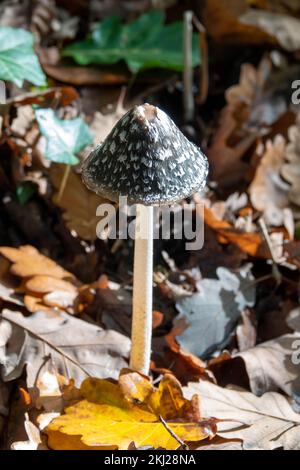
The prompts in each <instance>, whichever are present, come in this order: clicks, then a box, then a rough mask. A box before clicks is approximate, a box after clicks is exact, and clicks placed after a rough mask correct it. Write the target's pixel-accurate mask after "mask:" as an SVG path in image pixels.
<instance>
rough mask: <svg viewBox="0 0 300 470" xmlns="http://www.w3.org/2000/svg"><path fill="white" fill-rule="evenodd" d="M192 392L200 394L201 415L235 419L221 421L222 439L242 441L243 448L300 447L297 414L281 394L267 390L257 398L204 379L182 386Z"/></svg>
mask: <svg viewBox="0 0 300 470" xmlns="http://www.w3.org/2000/svg"><path fill="white" fill-rule="evenodd" d="M195 393H198V394H199V395H200V397H201V410H202V413H203V414H205V415H207V416H210V415H215V416H218V418H219V419H232V420H236V421H237V423H220V424H219V425H218V435H219V436H222V437H224V438H225V439H240V440H242V441H243V449H245V450H254V449H258V450H262V449H264V450H271V449H277V448H281V447H283V448H284V449H285V450H299V449H300V415H299V414H298V413H295V412H294V411H293V410H292V408H291V406H290V404H289V401H288V400H287V398H285V397H284V396H283V395H281V394H279V393H275V392H269V393H265V394H264V395H263V396H262V397H257V396H255V395H253V394H252V393H249V392H244V391H235V390H229V389H226V388H221V387H219V386H217V385H214V384H212V383H210V382H206V381H200V382H199V383H190V384H189V385H188V386H187V387H184V395H185V396H186V397H187V398H189V397H191V396H193V395H194V394H195ZM242 423H244V425H242Z"/></svg>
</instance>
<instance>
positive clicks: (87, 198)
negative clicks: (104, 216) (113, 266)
mask: <svg viewBox="0 0 300 470" xmlns="http://www.w3.org/2000/svg"><path fill="white" fill-rule="evenodd" d="M63 175H64V165H52V166H51V169H50V178H51V181H52V183H53V185H54V186H55V188H56V189H57V191H58V190H59V188H60V184H61V181H62V178H63ZM54 201H55V202H56V204H58V205H59V207H61V209H63V211H64V212H63V219H64V220H65V222H66V225H67V227H68V229H69V230H70V231H74V232H75V233H76V234H77V235H78V236H79V237H81V238H83V239H84V240H91V241H92V240H96V238H97V232H96V227H97V224H98V223H99V221H100V220H101V218H100V217H99V216H96V211H97V207H98V206H99V205H100V204H103V203H105V202H107V201H106V200H105V199H103V198H101V197H100V196H97V194H95V193H93V192H92V191H89V190H88V189H87V188H86V187H85V186H84V185H83V184H82V181H81V178H80V175H78V174H77V173H75V172H74V171H72V170H71V171H70V173H69V176H68V179H67V182H66V186H65V189H64V193H63V197H62V198H60V200H59V201H57V199H56V197H55V196H54Z"/></svg>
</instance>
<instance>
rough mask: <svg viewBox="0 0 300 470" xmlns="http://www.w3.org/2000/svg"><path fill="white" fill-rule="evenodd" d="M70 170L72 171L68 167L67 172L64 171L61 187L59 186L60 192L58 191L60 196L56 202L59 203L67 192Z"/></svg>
mask: <svg viewBox="0 0 300 470" xmlns="http://www.w3.org/2000/svg"><path fill="white" fill-rule="evenodd" d="M70 170H71V166H70V165H66V167H65V170H64V174H63V177H62V180H61V183H60V186H59V191H58V195H57V198H56V202H59V201H60V200H61V198H62V195H63V193H64V190H65V187H66V184H67V181H68V177H69V174H70Z"/></svg>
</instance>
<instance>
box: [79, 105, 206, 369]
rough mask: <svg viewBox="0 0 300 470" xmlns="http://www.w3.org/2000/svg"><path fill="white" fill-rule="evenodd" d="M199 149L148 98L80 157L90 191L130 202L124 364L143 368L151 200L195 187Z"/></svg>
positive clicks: (200, 176)
mask: <svg viewBox="0 0 300 470" xmlns="http://www.w3.org/2000/svg"><path fill="white" fill-rule="evenodd" d="M207 173H208V163H207V159H206V157H205V155H204V154H203V153H202V152H201V151H200V150H199V149H198V148H197V147H196V146H195V145H194V144H193V143H191V142H190V141H189V140H188V139H187V138H186V137H185V136H184V135H183V134H182V132H181V131H180V130H179V129H178V127H177V126H176V125H175V124H174V122H173V121H172V120H171V119H170V118H169V116H168V115H167V114H166V113H164V112H163V111H162V110H161V109H159V108H158V107H155V106H152V105H150V104H148V103H146V104H144V105H141V106H135V107H134V108H133V109H131V110H130V111H128V112H127V113H126V114H125V115H124V116H123V117H122V118H121V119H120V120H119V121H118V122H117V124H116V125H115V126H114V128H113V129H112V131H111V132H110V134H109V135H108V136H107V137H106V139H105V141H104V142H103V143H102V144H101V145H99V146H98V147H97V148H96V149H95V150H94V151H93V152H92V153H91V154H90V155H89V157H88V158H87V159H86V160H85V162H84V164H83V168H82V179H83V182H84V184H85V185H86V186H87V187H88V188H89V189H90V190H92V191H94V192H95V193H97V194H99V195H101V196H103V197H105V198H107V199H110V200H112V201H118V198H119V197H120V196H126V197H127V201H128V204H136V229H135V230H136V233H135V249H134V273H133V314H132V334H131V339H132V349H131V358H130V367H131V368H132V369H134V370H137V371H140V372H142V373H144V374H146V375H147V374H148V373H149V368H150V354H151V336H152V283H153V280H152V279H153V206H154V205H161V204H172V203H174V202H177V201H179V200H182V199H184V198H186V197H188V196H191V195H192V194H194V193H195V192H197V191H199V190H201V189H202V188H203V187H204V185H205V181H206V177H207Z"/></svg>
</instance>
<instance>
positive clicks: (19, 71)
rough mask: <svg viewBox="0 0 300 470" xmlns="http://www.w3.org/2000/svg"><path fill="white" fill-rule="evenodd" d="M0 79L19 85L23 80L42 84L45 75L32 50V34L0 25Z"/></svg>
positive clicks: (44, 81)
mask: <svg viewBox="0 0 300 470" xmlns="http://www.w3.org/2000/svg"><path fill="white" fill-rule="evenodd" d="M0 79H2V80H9V81H12V82H14V83H15V84H16V85H17V86H19V87H21V86H22V85H23V81H24V80H28V81H29V82H30V83H33V84H34V85H44V84H45V83H46V77H45V75H44V73H43V71H42V69H41V66H40V64H39V61H38V58H37V55H36V54H35V52H34V50H33V35H32V34H31V33H29V32H28V31H25V30H23V29H18V28H10V27H6V26H3V27H0Z"/></svg>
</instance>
